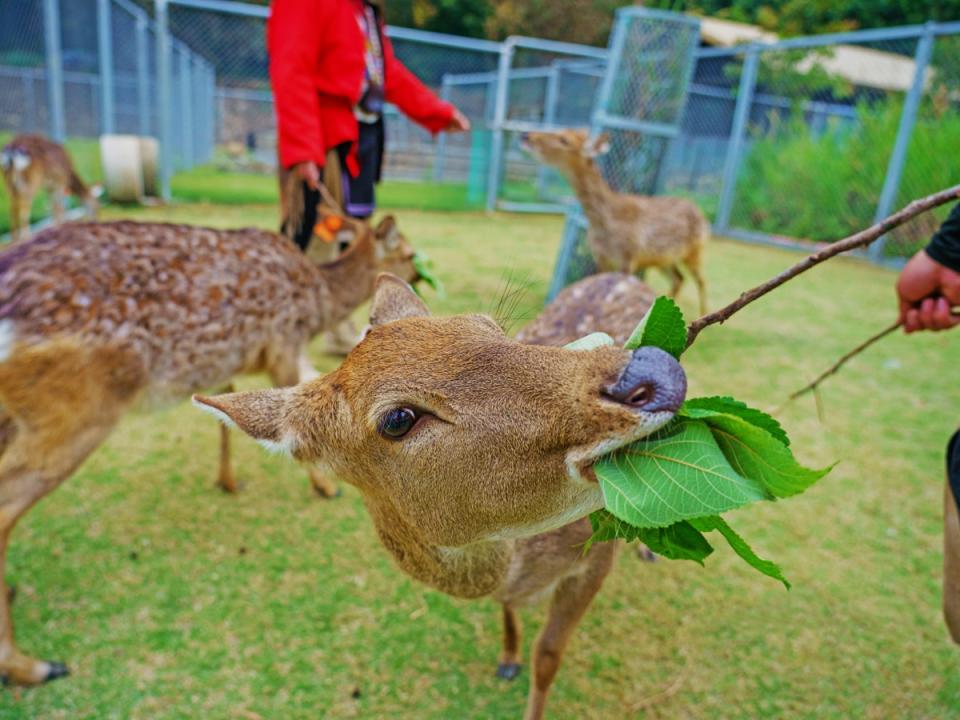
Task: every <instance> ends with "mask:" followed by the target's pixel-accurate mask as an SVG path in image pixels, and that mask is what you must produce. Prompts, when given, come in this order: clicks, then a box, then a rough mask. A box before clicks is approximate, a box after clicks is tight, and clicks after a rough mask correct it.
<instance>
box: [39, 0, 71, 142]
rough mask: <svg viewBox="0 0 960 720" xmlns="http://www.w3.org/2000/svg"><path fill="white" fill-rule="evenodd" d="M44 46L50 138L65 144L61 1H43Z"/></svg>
mask: <svg viewBox="0 0 960 720" xmlns="http://www.w3.org/2000/svg"><path fill="white" fill-rule="evenodd" d="M43 44H44V49H45V51H46V52H45V54H46V56H47V102H48V104H49V120H50V137H52V138H53V139H54V140H56V141H57V142H63V141H64V140H65V139H66V137H67V124H66V119H65V116H64V114H63V104H64V103H63V53H62V51H61V47H60V0H43Z"/></svg>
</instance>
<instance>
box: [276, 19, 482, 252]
mask: <svg viewBox="0 0 960 720" xmlns="http://www.w3.org/2000/svg"><path fill="white" fill-rule="evenodd" d="M267 51H268V54H269V58H270V81H271V83H272V85H273V96H274V106H275V108H276V113H277V125H278V130H279V137H278V144H279V154H280V166H281V175H283V174H284V171H287V172H288V173H292V175H293V176H294V177H295V178H297V179H299V180H300V181H301V182H302V187H303V190H302V192H303V193H304V198H303V205H302V215H303V216H302V218H298V219H297V220H296V221H295V222H294V223H293V224H295V225H296V226H295V227H287V228H286V231H287V233H288V235H290V236H291V237H292V238H293V239H294V240H295V241H296V242H297V244H298V245H300V247H301V248H304V249H305V248H306V246H307V244H308V243H309V241H310V237H311V233H312V229H313V224H314V221H315V220H316V205H317V201H318V200H319V185H320V183H321V182H324V184H325V185H327V187H328V189H330V190H331V191H332V193H333V195H334V197H336V198H337V199H338V200H342V204H343V206H344V209H345V210H346V212H347V213H348V214H349V215H352V216H354V217H360V218H365V217H369V216H370V215H371V214H372V213H373V210H374V184H375V183H376V182H378V181H379V179H380V168H381V162H382V159H383V146H384V132H383V105H384V103H385V102H391V103H393V104H395V105H396V106H397V107H398V108H399V109H400V110H401V111H402V112H403V113H404V114H405V115H407V116H408V117H409V118H410V119H412V120H414V121H415V122H417V123H419V124H420V125H422V126H423V127H424V128H426V129H427V130H430V131H431V132H433V133H437V132H440V131H442V130H453V131H465V130H468V129H469V128H470V123H469V121H468V120H467V119H466V118H465V117H464V116H463V114H462V113H460V111H459V110H457V109H456V108H455V107H454V106H453V105H451V104H449V103H447V102H443V101H442V100H440V99H439V98H437V97H436V96H435V95H434V94H433V93H432V92H430V90H428V89H427V88H426V87H425V86H424V85H423V83H421V82H420V81H419V80H418V79H417V78H416V77H415V76H414V75H413V73H411V72H410V71H409V70H407V68H405V67H404V66H403V65H402V64H401V63H400V61H399V60H397V58H396V56H395V55H394V52H393V46H392V45H391V44H390V39H389V38H388V37H387V34H386V32H385V28H384V22H383V12H382V7H381V6H380V4H379V0H274V2H273V5H272V7H271V11H270V19H269V21H268V22H267ZM338 180H339V182H338ZM337 185H339V187H337Z"/></svg>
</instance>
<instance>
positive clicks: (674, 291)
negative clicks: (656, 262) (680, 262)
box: [661, 265, 683, 298]
mask: <svg viewBox="0 0 960 720" xmlns="http://www.w3.org/2000/svg"><path fill="white" fill-rule="evenodd" d="M661 270H662V271H663V274H664V275H666V276H667V280H669V281H670V297H672V298H675V297H677V296H678V295H679V294H680V288H681V287H683V273H681V272H680V270H679V269H678V268H677V266H676V265H667V266H666V267H664V268H661Z"/></svg>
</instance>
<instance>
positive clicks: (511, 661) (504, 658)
mask: <svg viewBox="0 0 960 720" xmlns="http://www.w3.org/2000/svg"><path fill="white" fill-rule="evenodd" d="M521 668H522V666H521V665H520V618H518V617H517V611H516V610H514V609H513V608H512V607H510V606H509V605H504V606H503V653H502V654H501V655H500V663H499V664H498V665H497V677H498V678H501V679H503V680H513V679H514V678H516V677H517V675H519V674H520V670H521Z"/></svg>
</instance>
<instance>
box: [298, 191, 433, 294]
mask: <svg viewBox="0 0 960 720" xmlns="http://www.w3.org/2000/svg"><path fill="white" fill-rule="evenodd" d="M370 231H371V230H370V226H369V225H368V224H367V223H366V221H364V220H358V219H356V218H351V217H347V216H345V215H341V214H339V213H338V212H334V211H332V210H330V209H329V208H328V207H327V206H326V205H323V204H321V205H319V206H318V207H317V222H316V223H315V224H314V227H313V234H314V239H313V242H312V243H311V246H314V245H317V244H327V243H337V244H339V245H340V246H341V247H352V246H354V245H355V244H356V243H357V240H358V239H360V238H364V237H365V236H366V235H367V233H369V232H370ZM373 247H374V256H373V258H374V262H375V266H376V268H377V270H378V271H379V272H387V273H391V274H392V275H396V276H398V277H400V278H403V280H405V281H407V282H411V283H412V282H416V281H417V280H418V279H419V274H418V273H417V270H416V268H415V266H414V264H413V256H414V254H415V251H414V249H413V247H412V246H411V245H410V243H409V242H408V241H407V238H406V237H405V236H404V234H403V233H402V232H400V228H399V227H398V226H397V221H396V220H395V219H394V217H393V215H387V216H386V217H384V218H383V219H382V220H381V221H380V222H379V223H378V224H377V226H376V227H375V228H373ZM316 261H317V262H325V261H323V260H321V259H320V257H319V256H318V257H317V258H316Z"/></svg>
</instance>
